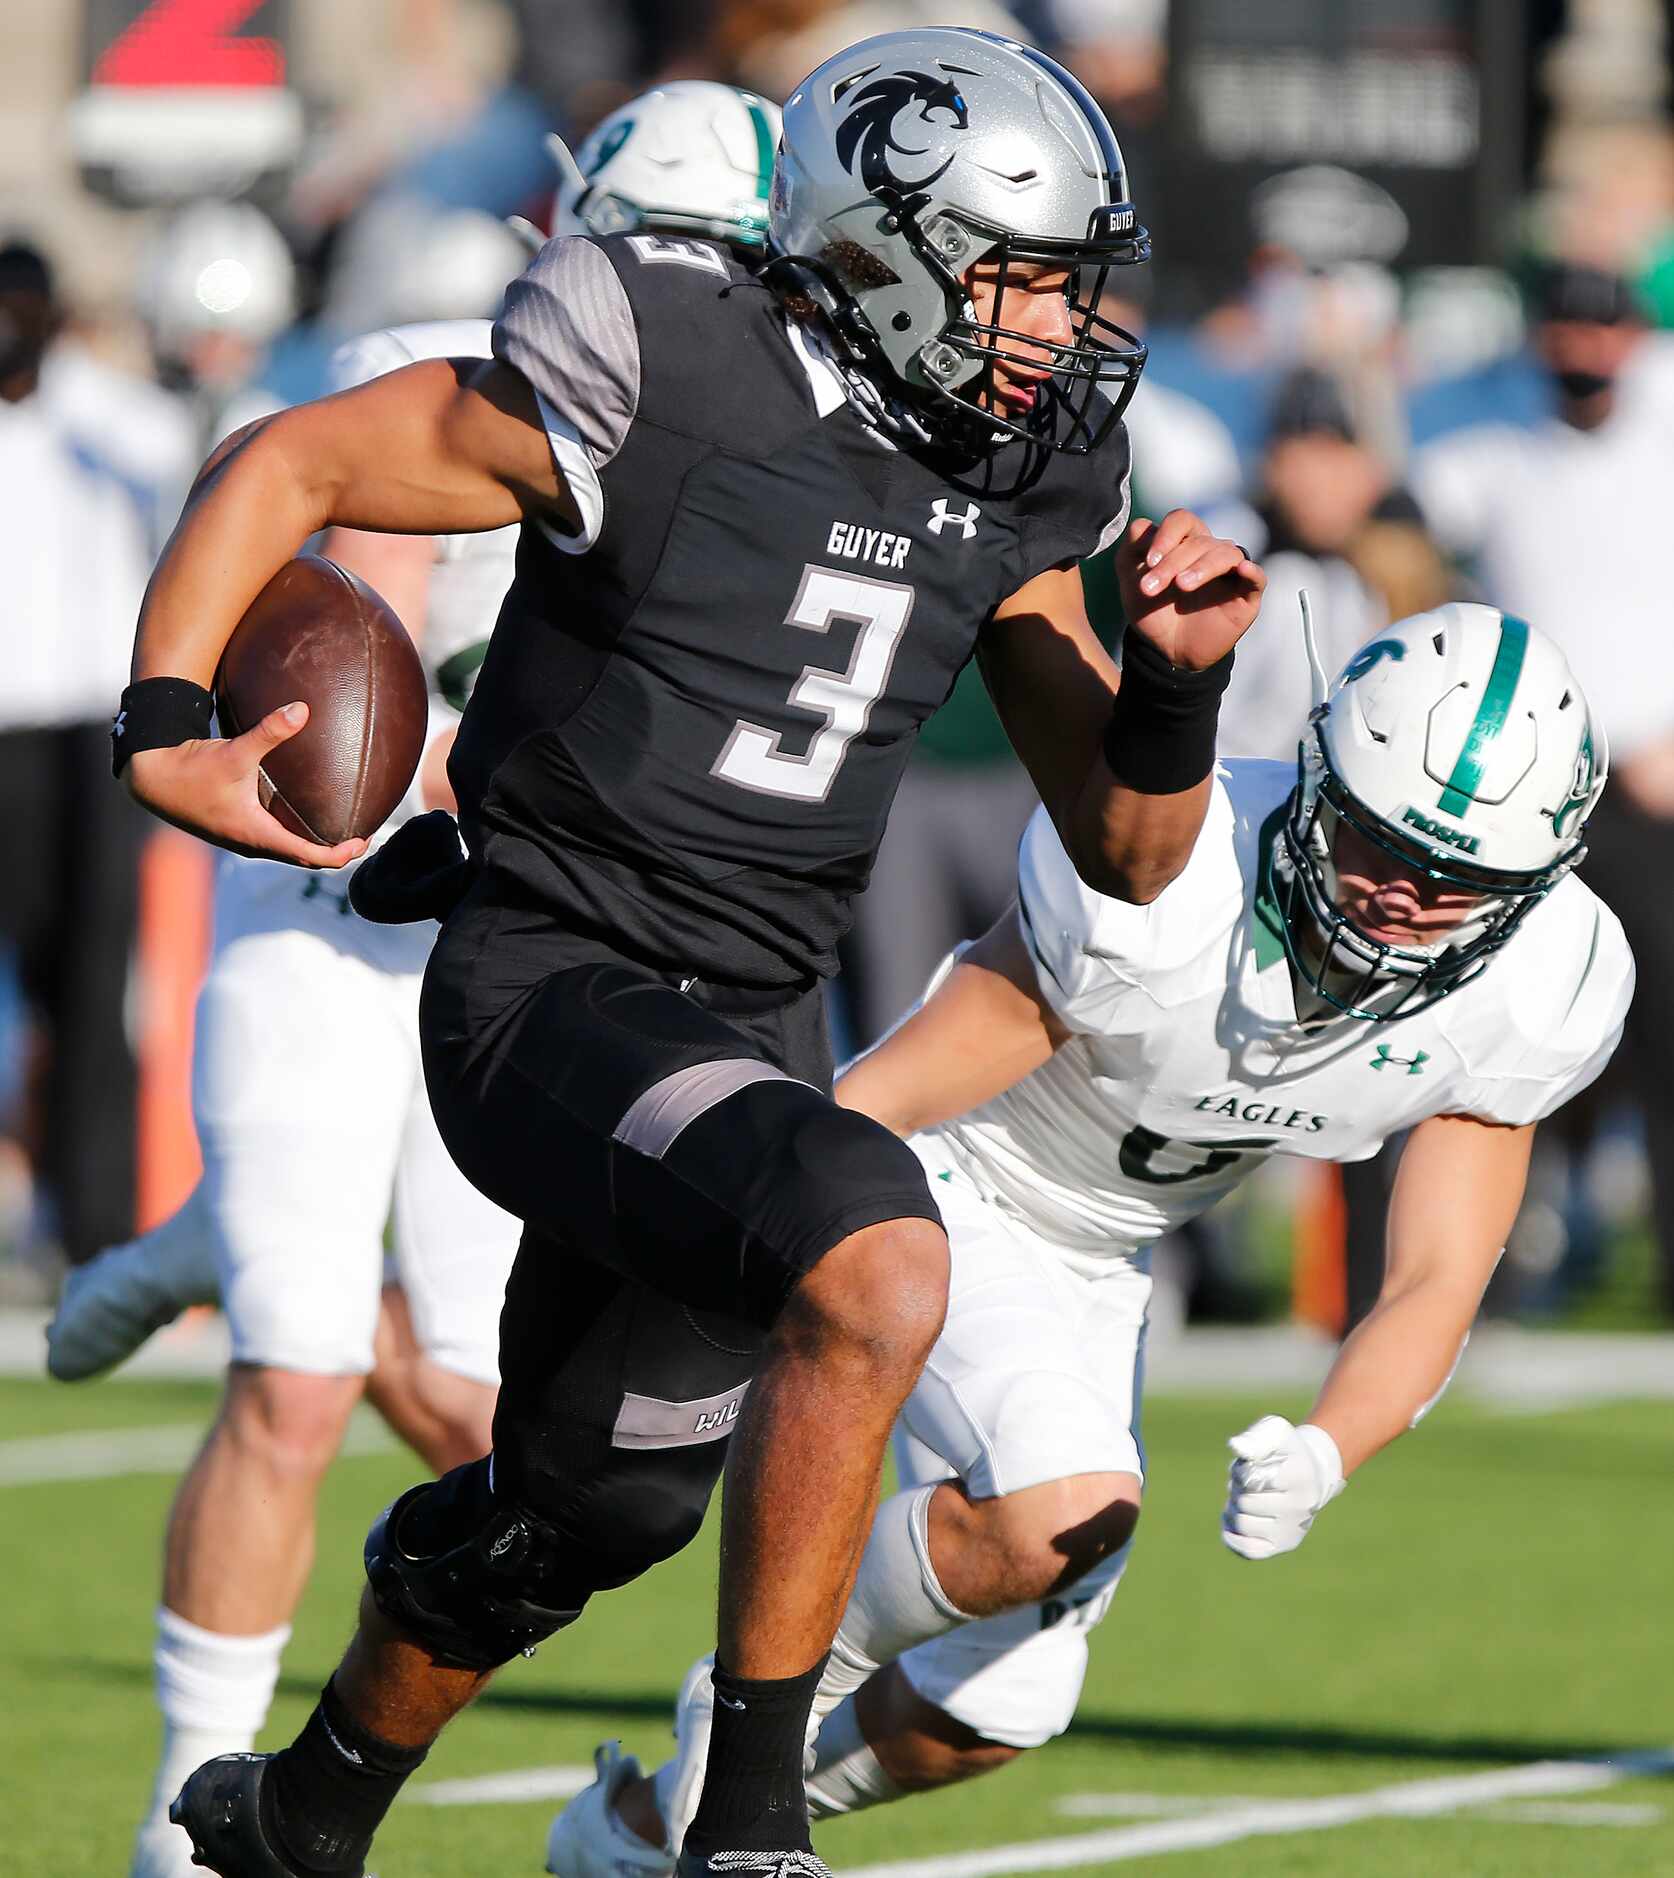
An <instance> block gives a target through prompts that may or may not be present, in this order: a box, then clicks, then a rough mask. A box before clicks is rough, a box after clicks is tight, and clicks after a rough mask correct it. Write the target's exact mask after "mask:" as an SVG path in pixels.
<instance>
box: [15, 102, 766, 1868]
mask: <svg viewBox="0 0 1674 1878" xmlns="http://www.w3.org/2000/svg"><path fill="white" fill-rule="evenodd" d="M777 136H778V111H777V108H776V107H775V106H773V105H770V104H767V103H765V102H764V101H763V100H761V99H758V98H756V97H755V96H754V95H753V94H750V93H746V92H738V91H734V90H733V89H732V88H731V87H730V86H725V85H714V84H708V83H697V82H690V83H681V84H673V85H669V86H665V87H662V88H660V89H659V90H658V91H655V92H652V93H649V94H647V96H646V97H645V98H642V99H639V100H636V101H635V102H634V103H633V104H631V105H628V106H625V107H624V108H623V110H622V111H620V112H618V113H617V114H616V115H615V117H613V118H611V119H607V120H606V122H605V123H604V124H603V125H601V126H600V127H599V129H598V131H596V132H595V133H594V135H593V137H592V138H591V139H590V140H589V142H588V143H587V144H586V145H584V146H583V147H582V150H581V152H580V162H579V165H578V164H577V162H576V161H575V160H572V159H571V158H570V156H569V154H568V152H567V151H566V150H564V149H563V147H562V146H561V145H557V146H556V149H555V155H556V156H557V158H558V167H559V170H560V177H561V180H560V185H559V189H558V192H557V198H556V203H555V210H554V222H555V225H556V228H557V230H558V232H565V231H566V230H569V231H574V230H578V229H582V228H589V229H596V230H598V231H599V232H603V231H604V230H605V229H607V228H615V227H626V226H644V227H646V228H648V229H654V230H660V231H667V232H678V233H687V234H691V233H698V234H701V235H706V236H709V237H711V238H713V239H716V240H728V241H731V242H732V243H734V245H736V246H738V247H739V248H740V249H741V250H744V251H746V252H748V251H752V250H756V249H759V248H760V247H761V246H762V242H763V231H764V230H765V227H766V215H767V203H766V200H765V197H766V188H767V181H768V179H769V177H770V175H771V170H772V159H773V149H774V145H775V143H776V141H777ZM491 330H492V327H491V322H490V321H488V320H486V319H473V320H456V321H435V322H428V323H425V324H421V325H413V326H404V327H398V328H393V329H390V330H388V331H385V332H381V333H374V334H372V335H370V336H368V337H366V338H363V339H360V340H357V341H355V342H353V343H352V344H350V345H348V346H345V347H344V348H343V349H342V350H341V351H340V352H339V353H338V355H337V356H336V358H335V359H334V360H333V373H334V377H335V381H336V388H337V389H340V390H341V389H346V388H348V387H349V386H352V385H357V384H361V383H363V382H365V381H366V380H368V379H371V378H374V377H378V376H380V375H382V374H383V373H385V372H390V371H395V370H398V369H400V368H401V367H403V366H405V365H409V364H411V363H413V362H414V361H415V360H418V359H427V358H482V359H486V358H487V357H489V354H490V335H491ZM553 445H554V448H555V450H557V451H558V452H559V454H560V458H561V460H562V461H563V462H564V467H565V470H566V474H567V475H568V477H569V481H570V485H571V487H572V488H573V489H574V490H575V491H576V493H577V495H578V498H579V499H580V500H581V501H582V504H583V507H584V509H587V510H588V512H589V513H596V512H597V510H598V509H599V507H600V506H601V505H602V499H603V498H602V494H601V493H600V491H599V488H598V482H597V478H596V476H595V475H594V473H593V470H592V465H591V460H590V459H589V458H588V457H587V456H586V454H585V452H584V451H583V450H582V449H581V448H580V446H579V443H577V444H576V446H575V448H574V450H573V451H572V452H569V453H567V454H566V453H565V451H564V448H563V439H562V438H561V437H558V436H555V437H554V438H553ZM572 459H573V460H572ZM589 491H591V494H592V504H591V508H589V505H588V497H589ZM517 536H518V530H517V529H516V528H505V529H500V530H496V531H492V532H489V533H484V534H475V535H461V536H451V537H449V536H444V537H437V538H434V539H430V538H424V537H397V536H376V535H371V536H369V535H360V534H356V533H353V532H350V531H344V530H333V531H331V533H330V534H329V535H328V537H327V539H326V541H325V542H324V544H323V551H324V552H325V553H327V554H328V555H330V556H331V557H332V558H334V559H336V560H338V561H340V562H341V563H342V564H344V565H345V566H350V567H352V568H353V569H354V571H356V572H357V573H360V574H362V575H363V576H364V577H365V578H366V579H367V580H369V581H370V582H371V583H372V585H373V586H374V587H376V588H377V589H378V590H379V591H380V592H381V593H382V594H383V595H384V597H385V598H386V599H388V600H389V601H390V602H391V604H392V605H393V606H394V607H395V608H396V611H397V612H398V613H399V614H400V615H401V617H402V618H403V619H406V620H409V621H416V620H419V619H422V620H423V622H424V624H423V632H422V635H421V637H422V649H423V653H424V657H425V660H426V664H427V667H428V668H429V670H430V674H431V679H432V686H433V692H434V697H433V706H432V720H431V739H430V745H429V748H428V750H427V752H426V755H425V759H424V761H423V762H422V763H421V765H420V769H419V774H418V776H417V777H416V778H415V779H414V783H413V787H412V789H411V790H410V791H409V794H408V797H407V799H406V800H405V801H404V802H403V803H402V805H401V807H400V809H398V810H397V812H396V814H395V815H394V816H393V817H392V818H391V820H390V821H389V823H387V824H386V825H385V827H384V828H383V829H382V830H380V832H379V835H378V837H377V838H376V840H377V841H382V840H383V839H386V838H387V837H388V835H389V834H390V833H391V832H392V831H393V829H394V828H395V827H397V826H398V825H399V824H400V823H401V822H402V821H404V820H405V819H407V817H408V816H410V815H412V814H414V813H417V812H418V811H419V810H420V809H422V808H424V807H431V806H437V805H438V803H439V802H440V803H441V804H442V805H445V806H451V797H450V796H446V795H444V794H442V793H441V792H445V791H446V788H447V785H446V777H445V759H446V753H447V749H448V747H449V746H450V745H451V741H452V731H453V727H454V725H455V724H456V723H457V721H458V714H459V712H460V711H461V710H462V709H463V707H464V703H465V700H466V698H467V697H468V695H469V692H470V688H471V685H472V683H473V682H474V680H475V677H476V672H477V668H478V667H479V666H480V664H481V662H482V658H483V655H484V652H485V650H486V647H487V641H488V636H489V634H490V632H491V631H492V629H493V625H494V622H495V619H496V617H497V615H498V613H499V608H500V603H501V601H502V599H503V598H504V595H505V592H506V589H507V588H508V587H509V585H510V583H511V578H512V573H513V563H514V558H515V554H516V549H517ZM564 545H565V546H567V547H574V546H575V545H577V544H576V543H575V541H574V539H573V538H567V539H566V541H565V543H564ZM583 545H584V544H583ZM374 845H376V842H375V844H374ZM352 872H353V868H352V867H351V868H347V869H344V870H341V871H340V872H339V873H337V874H335V875H330V876H327V875H323V874H317V873H306V872H303V871H301V870H299V869H296V868H292V867H288V866H285V865H284V864H282V863H278V862H269V861H260V860H245V859H241V858H239V857H237V856H232V855H224V856H221V857H220V862H219V868H218V872H217V877H216V889H215V953H214V958H213V961H212V964H211V968H210V972H209V976H208V978H207V980H206V982H205V985H204V989H203V992H202V994H201V996H200V1001H199V1005H198V1014H197V1034H196V1038H195V1047H194V1076H193V1110H194V1117H195V1120H196V1123H197V1129H198V1135H199V1140H200V1143H201V1145H202V1148H203V1154H204V1163H205V1172H204V1177H203V1179H202V1181H201V1182H200V1184H199V1186H198V1188H197V1190H196V1191H195V1192H194V1194H193V1195H192V1197H191V1199H190V1200H189V1201H188V1202H187V1203H186V1205H185V1206H184V1207H183V1208H182V1209H181V1211H180V1212H179V1213H177V1214H176V1215H175V1216H174V1217H173V1218H172V1219H170V1220H168V1221H166V1222H165V1223H164V1224H163V1225H161V1226H159V1227H158V1228H157V1229H156V1230H155V1231H153V1232H152V1233H148V1234H146V1235H143V1236H142V1237H141V1238H139V1239H137V1240H134V1241H131V1242H129V1243H128V1244H126V1245H124V1246H119V1247H115V1248H112V1249H111V1250H110V1251H109V1252H107V1253H105V1254H104V1255H103V1256H102V1257H100V1258H99V1259H97V1260H95V1261H93V1262H91V1263H90V1264H88V1265H86V1266H84V1267H81V1268H80V1269H79V1270H78V1271H77V1272H75V1273H74V1274H73V1275H72V1277H71V1279H70V1280H69V1282H68V1283H67V1285H66V1288H65V1292H64V1295H63V1297H62V1299H61V1301H60V1305H59V1310H58V1313H57V1316H56V1317H55V1319H54V1322H53V1324H52V1326H51V1328H50V1330H49V1332H48V1340H49V1344H48V1347H49V1354H48V1364H49V1368H50V1369H51V1371H52V1373H53V1374H54V1375H56V1376H59V1377H60V1378H63V1379H66V1380H72V1379H76V1378H80V1377H85V1376H91V1375H95V1374H98V1373H100V1372H101V1371H103V1370H105V1369H108V1368H109V1367H111V1366H112V1365H113V1364H115V1363H117V1362H120V1361H121V1360H122V1359H123V1358H124V1357H126V1356H128V1355H130V1354H131V1353H132V1352H133V1351H134V1350H135V1349H137V1348H138V1347H139V1345H140V1344H141V1343H143V1342H144V1341H145V1339H146V1338H147V1337H148V1336H150V1335H151V1334H152V1333H153V1332H154V1331H155V1330H156V1329H158V1328H159V1327H160V1326H161V1325H163V1324H165V1323H168V1322H170V1321H172V1320H173V1318H175V1317H176V1316H178V1315H179V1313H180V1312H181V1311H182V1310H183V1309H184V1308H186V1306H187V1305H189V1304H192V1303H197V1302H212V1301H215V1300H217V1299H219V1300H220V1301H221V1302H222V1304H223V1307H224V1309H225V1312H226V1315H227V1321H228V1325H229V1329H230V1331H231V1334H232V1356H233V1364H234V1368H233V1370H232V1372H231V1374H230V1376H229V1385H228V1394H227V1399H226V1403H225V1405H224V1406H223V1410H222V1414H221V1417H220V1418H219V1420H218V1421H217V1424H216V1426H215V1429H214V1430H213V1431H212V1433H211V1436H210V1440H209V1442H208V1444H207V1445H206V1448H205V1450H204V1452H203V1454H201V1455H200V1456H199V1458H198V1460H197V1462H196V1463H194V1466H193V1468H192V1470H191V1471H190V1472H189V1473H188V1475H187V1477H186V1480H185V1482H184V1483H183V1485H182V1487H181V1490H180V1494H179V1496H178V1498H177V1500H176V1504H175V1509H174V1513H173V1516H172V1518H171V1522H170V1532H169V1540H168V1555H167V1565H166V1571H165V1581H164V1592H163V1606H162V1608H161V1610H160V1611H159V1614H158V1645H157V1653H156V1662H157V1680H158V1697H159V1702H160V1705H161V1706H162V1709H163V1713H164V1743H163V1753H162V1760H161V1765H160V1768H159V1771H158V1775H157V1779H156V1782H155V1790H154V1793H153V1797H152V1803H151V1808H150V1811H149V1813H148V1814H147V1817H146V1819H145V1820H144V1821H143V1822H142V1824H141V1826H140V1830H139V1835H138V1838H137V1841H136V1846H135V1854H134V1864H133V1867H132V1874H131V1878H183V1875H184V1874H185V1873H187V1872H189V1871H191V1870H194V1869H196V1867H194V1866H192V1864H191V1862H190V1853H191V1848H190V1844H189V1842H188V1839H187V1835H186V1834H185V1833H184V1832H182V1831H181V1830H180V1829H179V1828H178V1827H175V1826H172V1825H170V1824H169V1823H168V1818H167V1807H168V1803H169V1801H170V1800H171V1799H172V1798H173V1797H174V1795H175V1793H176V1791H177V1790H178V1789H179V1787H180V1784H181V1782H182V1780H183V1779H184V1777H185V1775H186V1774H188V1773H189V1772H190V1771H191V1770H192V1769H193V1768H194V1767H196V1766H198V1765H199V1764H200V1763H201V1762H202V1761H204V1760H206V1759H209V1758H212V1757H213V1756H214V1755H217V1754H221V1753H226V1752H235V1751H239V1750H247V1749H249V1748H250V1747H251V1746H252V1745H253V1743H254V1739H255V1735H256V1733H257V1731H258V1730H259V1729H260V1727H261V1726H262V1723H263V1721H264V1719H265V1717H266V1713H267V1709H268V1707H269V1704H270V1702H271V1699H272V1694H273V1689H274V1686H275V1683H276V1680H277V1675H278V1669H279V1661H280V1653H281V1651H282V1649H283V1646H284V1644H285V1642H286V1640H287V1639H288V1637H289V1634H290V1632H289V1626H288V1622H287V1620H288V1618H289V1616H290V1613H291V1611H292V1610H293V1609H294V1607H295V1603H296V1599H297V1598H298V1597H299V1596H300V1594H301V1590H302V1586H303V1582H304V1580H305V1577H306V1572H307V1567H308V1562H309V1560H310V1558H311V1554H312V1536H313V1535H312V1526H313V1499H314V1492H315V1489H316V1488H317V1485H318V1482H319V1479H320V1477H321V1476H322V1475H323V1473H324V1470H325V1468H326V1466H327V1465H329V1463H330V1461H331V1459H332V1458H333V1456H334V1455H335V1453H336V1450H337V1447H338V1445H339V1443H340V1441H341V1438H342V1433H343V1428H344V1425H345V1423H346V1421H347V1417H348V1415H349V1412H350V1410H351V1408H352V1407H353V1405H354V1403H355V1401H356V1400H357V1399H358V1397H359V1396H360V1394H361V1393H362V1391H363V1389H364V1391H365V1393H366V1394H367V1395H368V1396H369V1397H370V1398H371V1399H372V1400H374V1401H375V1402H376V1404H377V1406H378V1407H379V1408H380V1409H381V1410H383V1412H384V1413H385V1415H386V1417H387V1418H388V1419H389V1420H390V1422H391V1424H392V1426H394V1427H395V1429H396V1431H397V1432H398V1433H399V1434H401V1435H402V1436H404V1437H405V1438H406V1439H407V1440H408V1441H410V1442H411V1443H412V1445H413V1446H414V1447H415V1448H416V1449H417V1450H418V1451H419V1453H420V1454H421V1455H422V1456H423V1458H424V1459H425V1460H426V1462H427V1463H428V1464H429V1465H430V1466H432V1467H433V1468H435V1469H436V1471H437V1472H438V1473H441V1472H445V1471H446V1470H447V1469H449V1468H451V1467H454V1466H457V1465H459V1464H461V1463H463V1462H466V1461H469V1460H473V1459H475V1458H476V1457H477V1456H478V1455H480V1454H482V1453H483V1452H485V1451H486V1449H487V1448H488V1446H489V1445H490V1430H491V1423H492V1417H493V1406H494V1396H495V1392H496V1390H497V1388H498V1381H499V1377H498V1365H497V1354H498V1344H499V1315H500V1309H501V1305H502V1302H503V1299H504V1292H505V1281H506V1276H507V1273H508V1271H509V1269H510V1266H511V1262H512V1259H513V1257H514V1255H515V1252H516V1248H517V1240H518V1235H519V1232H520V1230H521V1228H520V1226H519V1223H518V1222H517V1221H515V1220H513V1219H512V1218H511V1217H510V1216H509V1215H507V1214H505V1213H503V1212H501V1211H500V1209H499V1208H497V1207H495V1206H493V1205H492V1204H491V1203H490V1202H489V1201H488V1200H486V1199H485V1198H484V1197H483V1196H482V1195H481V1194H479V1193H478V1192H477V1191H476V1189H475V1188H474V1187H472V1186H471V1185H470V1183H469V1182H468V1181H467V1180H466V1179H465V1178H464V1176H463V1175H462V1174H460V1173H459V1171H458V1169H457V1168H456V1167H455V1166H454V1164H453V1162H452V1160H451V1158H450V1157H449V1155H448V1154H447V1151H446V1150H445V1148H444V1147H443V1146H442V1143H441V1139H440V1136H439V1135H438V1134H437V1132H436V1128H435V1123H434V1121H433V1119H432V1117H431V1113H430V1105H429V1101H428V1099H427V1097H426V1094H425V1088H424V1080H423V1074H422V1070H421V1067H420V1062H419V1044H418V1028H417V1024H418V997H419V988H420V981H421V978H422V975H423V970H424V965H425V961H426V959H427V957H428V955H429V952H430V947H431V944H432V942H433V940H434V938H435V934H436V930H437V929H436V927H435V925H434V924H433V923H432V922H428V921H424V922H420V923H418V924H409V925H405V926H386V925H373V924H370V923H368V922H366V921H364V920H362V919H360V918H359V917H358V916H357V915H356V914H355V913H354V912H353V911H352V909H351V908H350V906H349V904H348V878H349V876H350V874H352ZM386 1219H393V1225H394V1241H395V1257H394V1268H395V1269H394V1275H395V1276H396V1277H398V1278H399V1281H400V1288H399V1291H395V1292H390V1293H386V1294H384V1302H383V1314H382V1318H380V1293H381V1291H382V1287H383V1277H384V1256H383V1232H384V1225H385V1221H386ZM375 1358H376V1369H374V1359H375ZM252 1633H254V1634H252Z"/></svg>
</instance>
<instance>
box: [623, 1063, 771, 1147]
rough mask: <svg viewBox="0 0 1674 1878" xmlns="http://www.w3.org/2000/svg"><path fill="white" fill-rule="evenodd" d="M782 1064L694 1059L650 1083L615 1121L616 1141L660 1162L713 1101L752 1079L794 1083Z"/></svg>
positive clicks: (746, 1084) (745, 1085)
mask: <svg viewBox="0 0 1674 1878" xmlns="http://www.w3.org/2000/svg"><path fill="white" fill-rule="evenodd" d="M795 1081H796V1078H795V1077H794V1076H787V1075H786V1074H785V1072H784V1071H783V1070H782V1069H775V1068H774V1067H773V1065H772V1064H771V1063H763V1062H761V1061H760V1060H759V1059H758V1058H756V1057H751V1056H745V1057H730V1058H723V1059H722V1060H721V1061H720V1062H718V1063H694V1064H693V1065H692V1066H691V1067H690V1068H689V1069H677V1070H676V1071H675V1072H674V1074H673V1075H672V1076H665V1077H664V1078H663V1079H662V1081H661V1082H654V1083H653V1084H652V1085H651V1087H650V1088H649V1089H647V1090H646V1091H645V1093H644V1094H643V1095H642V1096H639V1097H638V1098H637V1099H636V1100H635V1101H634V1103H633V1105H632V1107H631V1108H629V1110H628V1112H627V1114H626V1115H624V1116H623V1117H622V1119H621V1120H620V1121H619V1122H618V1123H617V1124H616V1136H615V1138H616V1140H618V1141H620V1142H621V1143H622V1145H623V1147H625V1148H633V1149H635V1150H637V1151H638V1152H639V1153H640V1154H648V1155H649V1156H650V1157H651V1159H652V1160H654V1161H660V1160H661V1159H662V1158H663V1156H664V1155H665V1154H667V1153H668V1151H669V1149H670V1148H672V1147H673V1146H674V1144H675V1142H676V1141H677V1140H678V1139H679V1138H680V1133H681V1130H682V1129H684V1128H688V1127H690V1125H691V1124H692V1123H693V1122H695V1121H696V1120H697V1118H698V1117H699V1116H700V1115H704V1114H707V1113H708V1111H709V1110H710V1109H712V1108H713V1107H714V1106H715V1104H716V1103H717V1102H724V1101H725V1100H726V1099H727V1097H728V1096H730V1095H736V1094H737V1093H738V1091H739V1090H740V1089H748V1088H749V1086H750V1085H751V1083H757V1082H795Z"/></svg>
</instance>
